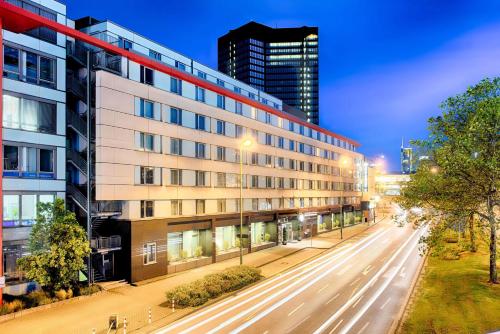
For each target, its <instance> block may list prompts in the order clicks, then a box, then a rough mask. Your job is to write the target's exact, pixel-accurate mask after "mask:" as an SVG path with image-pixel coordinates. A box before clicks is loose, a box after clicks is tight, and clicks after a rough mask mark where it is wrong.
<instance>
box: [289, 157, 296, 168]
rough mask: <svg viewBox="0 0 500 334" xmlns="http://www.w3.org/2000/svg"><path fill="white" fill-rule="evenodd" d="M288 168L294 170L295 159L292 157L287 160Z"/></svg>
mask: <svg viewBox="0 0 500 334" xmlns="http://www.w3.org/2000/svg"><path fill="white" fill-rule="evenodd" d="M288 163H289V164H288V168H289V169H291V170H295V160H294V159H290V160H289V161H288Z"/></svg>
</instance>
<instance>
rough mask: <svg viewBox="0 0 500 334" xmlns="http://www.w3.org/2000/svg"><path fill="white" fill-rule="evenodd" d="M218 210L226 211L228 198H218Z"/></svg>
mask: <svg viewBox="0 0 500 334" xmlns="http://www.w3.org/2000/svg"><path fill="white" fill-rule="evenodd" d="M217 212H226V200H225V199H218V200H217Z"/></svg>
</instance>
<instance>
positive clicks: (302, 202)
mask: <svg viewBox="0 0 500 334" xmlns="http://www.w3.org/2000/svg"><path fill="white" fill-rule="evenodd" d="M299 203H300V204H299V205H300V207H301V208H303V207H304V198H303V197H301V198H299Z"/></svg>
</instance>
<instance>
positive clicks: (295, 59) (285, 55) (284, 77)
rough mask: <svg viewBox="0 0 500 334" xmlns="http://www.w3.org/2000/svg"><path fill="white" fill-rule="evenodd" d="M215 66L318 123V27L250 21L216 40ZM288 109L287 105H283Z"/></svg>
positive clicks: (310, 120) (309, 120)
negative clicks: (280, 26) (275, 24)
mask: <svg viewBox="0 0 500 334" xmlns="http://www.w3.org/2000/svg"><path fill="white" fill-rule="evenodd" d="M218 53H219V54H218V69H219V71H221V72H224V73H226V74H228V75H230V76H232V77H233V78H236V79H238V80H241V81H243V82H246V83H248V84H249V85H251V86H253V87H255V88H257V89H259V90H263V91H265V92H266V93H268V94H271V95H274V96H276V97H278V98H279V99H281V100H282V101H283V102H284V103H285V104H286V105H288V106H291V107H293V108H295V109H298V110H300V111H302V113H303V114H302V116H303V118H304V119H306V120H307V121H308V122H311V123H314V124H318V123H319V109H318V106H319V91H318V63H319V58H318V28H317V27H306V26H304V27H299V28H271V27H268V26H265V25H262V24H259V23H256V22H249V23H247V24H245V25H243V26H241V27H239V28H237V29H234V30H231V31H230V32H229V33H227V34H226V35H224V36H222V37H220V38H219V40H218ZM283 109H284V110H285V111H287V108H286V106H285V107H284V108H283Z"/></svg>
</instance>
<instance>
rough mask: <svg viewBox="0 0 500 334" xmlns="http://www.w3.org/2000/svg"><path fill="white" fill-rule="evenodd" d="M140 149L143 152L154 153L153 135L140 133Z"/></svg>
mask: <svg viewBox="0 0 500 334" xmlns="http://www.w3.org/2000/svg"><path fill="white" fill-rule="evenodd" d="M139 137H140V148H142V149H143V150H145V151H154V142H155V138H154V135H152V134H149V133H144V132H141V133H140V135H139Z"/></svg>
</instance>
